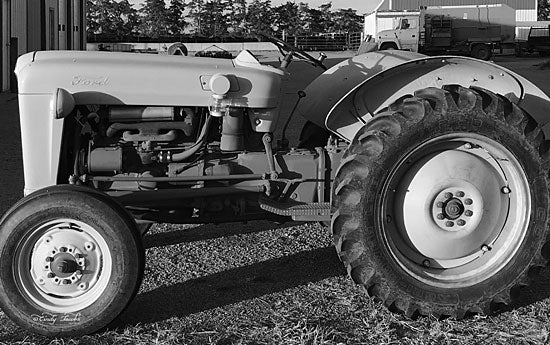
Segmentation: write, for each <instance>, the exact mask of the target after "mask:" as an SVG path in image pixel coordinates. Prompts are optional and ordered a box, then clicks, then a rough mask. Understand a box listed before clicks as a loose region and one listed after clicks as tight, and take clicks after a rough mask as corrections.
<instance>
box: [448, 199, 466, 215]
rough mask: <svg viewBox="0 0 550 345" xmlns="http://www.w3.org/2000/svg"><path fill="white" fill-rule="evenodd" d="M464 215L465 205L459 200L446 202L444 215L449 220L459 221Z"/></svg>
mask: <svg viewBox="0 0 550 345" xmlns="http://www.w3.org/2000/svg"><path fill="white" fill-rule="evenodd" d="M463 213H464V205H463V204H462V201H460V200H459V199H456V198H453V199H451V200H449V201H447V202H445V206H444V207H443V215H444V216H445V218H448V219H453V220H454V219H457V218H458V217H460V216H461V215H462V214H463Z"/></svg>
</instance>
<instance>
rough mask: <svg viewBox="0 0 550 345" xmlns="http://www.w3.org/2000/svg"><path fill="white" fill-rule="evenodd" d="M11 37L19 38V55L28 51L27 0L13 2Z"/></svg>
mask: <svg viewBox="0 0 550 345" xmlns="http://www.w3.org/2000/svg"><path fill="white" fill-rule="evenodd" d="M11 37H16V38H17V51H18V53H19V55H21V54H23V53H26V52H27V0H19V1H12V2H11Z"/></svg>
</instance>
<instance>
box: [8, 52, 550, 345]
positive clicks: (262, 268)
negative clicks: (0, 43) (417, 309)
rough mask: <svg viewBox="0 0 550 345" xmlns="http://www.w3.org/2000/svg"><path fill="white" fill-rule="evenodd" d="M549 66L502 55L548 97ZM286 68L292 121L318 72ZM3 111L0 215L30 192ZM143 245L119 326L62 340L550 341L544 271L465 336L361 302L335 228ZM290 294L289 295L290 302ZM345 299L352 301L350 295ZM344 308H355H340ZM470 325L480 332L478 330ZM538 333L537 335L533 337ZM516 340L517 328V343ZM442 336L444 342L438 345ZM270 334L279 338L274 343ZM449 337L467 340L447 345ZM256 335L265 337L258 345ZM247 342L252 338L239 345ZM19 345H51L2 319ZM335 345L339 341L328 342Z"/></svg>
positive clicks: (189, 236) (201, 234) (220, 229)
mask: <svg viewBox="0 0 550 345" xmlns="http://www.w3.org/2000/svg"><path fill="white" fill-rule="evenodd" d="M349 56H350V54H349V53H339V52H338V53H331V54H329V57H328V59H327V60H326V64H327V65H328V66H332V65H334V64H336V63H338V62H340V61H342V60H343V59H345V58H347V57H349ZM258 57H259V58H260V60H261V61H262V62H265V63H271V64H276V63H277V54H275V53H262V54H258ZM544 61H545V60H543V59H540V58H521V59H519V58H513V57H497V58H495V62H496V63H498V64H500V65H502V66H504V67H506V68H509V69H511V70H512V71H515V72H517V73H519V74H520V75H522V76H524V77H526V78H527V79H529V80H531V81H532V82H534V83H535V84H536V85H537V86H539V87H540V88H541V89H542V90H543V91H545V92H546V93H547V94H548V95H550V69H540V66H541V65H542V63H543V62H544ZM290 72H291V79H290V80H289V81H287V82H286V86H285V91H284V92H285V95H286V96H287V102H286V103H285V104H284V110H283V113H288V111H289V110H290V109H291V107H292V106H293V104H294V101H293V99H296V98H297V96H295V95H296V94H297V91H298V90H300V89H303V88H304V87H305V86H306V85H307V84H308V83H309V82H310V81H311V80H313V79H314V78H315V77H316V76H317V75H318V74H319V70H318V69H315V68H313V67H311V66H308V65H305V64H303V63H294V64H293V65H292V66H291V70H290ZM0 105H1V108H0V109H1V116H2V122H1V125H0V147H1V148H2V149H3V150H2V152H4V159H3V164H2V166H1V168H0V212H2V213H4V212H5V211H6V210H7V209H8V208H9V207H10V206H11V205H12V204H13V203H15V202H16V201H17V200H18V199H19V198H20V197H21V196H22V190H23V166H22V160H21V149H20V146H21V145H20V144H21V143H20V136H19V121H18V111H17V97H16V95H14V94H9V93H8V94H0ZM37 115H38V114H37ZM281 120H282V121H284V120H285V118H282V119H281ZM303 122H304V120H303V119H298V118H296V119H293V122H292V124H291V126H290V127H289V128H290V136H291V138H290V139H291V143H293V142H294V143H295V142H296V140H297V136H298V134H299V129H300V128H301V125H302V124H303ZM35 144H36V145H40V144H41V143H35ZM144 242H145V246H146V248H147V266H146V272H145V279H144V282H143V285H142V289H141V290H140V294H139V295H138V296H137V298H136V300H135V301H134V302H133V303H132V304H131V305H130V307H129V309H128V310H127V311H126V312H125V313H124V314H123V315H122V316H121V318H120V320H119V321H118V327H119V328H117V329H115V330H114V331H109V332H106V333H101V334H98V335H95V336H92V337H85V338H83V339H81V340H75V341H68V342H61V343H63V344H65V343H83V344H95V343H104V344H109V343H114V342H116V343H128V344H130V343H140V344H141V343H143V344H145V343H153V342H155V341H156V343H167V344H168V343H181V344H188V343H189V344H190V343H197V344H209V343H212V344H213V343H218V344H244V343H246V344H264V343H269V344H271V343H273V344H277V343H279V344H281V343H290V342H287V339H294V340H296V339H298V340H296V341H293V342H292V343H296V344H306V343H307V344H321V343H323V344H324V343H325V342H321V341H317V340H316V341H311V342H309V341H299V339H300V337H304V336H305V335H307V334H309V335H311V334H313V336H315V337H318V338H315V339H321V338H322V337H325V338H326V339H329V338H330V339H336V338H334V337H336V335H338V336H339V337H341V339H343V340H342V341H341V342H340V343H342V344H346V343H355V342H353V341H351V342H347V341H346V340H345V339H363V341H364V343H381V342H388V343H389V342H391V343H406V344H409V343H424V340H422V341H420V342H418V341H417V340H418V339H417V340H415V341H413V340H414V339H415V337H423V338H422V339H424V338H425V339H427V340H426V342H425V343H460V344H468V343H474V342H477V341H481V342H483V339H485V340H487V339H489V341H488V343H491V341H490V340H491V339H493V340H494V339H495V338H491V337H497V336H498V337H499V338H498V339H505V340H506V339H508V340H511V341H512V343H523V342H518V341H514V340H517V339H520V336H521V337H525V334H526V333H525V332H526V330H527V331H529V330H530V329H531V328H532V329H535V330H536V332H535V333H532V334H533V338H532V339H535V340H536V341H535V342H534V343H538V340H541V342H544V341H545V340H547V339H548V334H549V333H550V332H548V331H546V328H544V332H543V331H542V330H541V329H542V328H541V327H543V326H542V325H543V324H544V323H543V321H544V322H545V321H546V318H544V319H541V317H540V316H539V315H538V313H539V310H542V311H544V312H545V313H546V314H548V313H547V312H548V311H550V307H549V306H546V305H545V307H543V308H541V307H540V306H539V305H538V304H537V303H542V302H541V301H543V300H545V299H548V298H550V274H548V272H546V273H544V274H543V275H542V277H541V279H539V280H538V281H537V282H535V284H534V285H533V286H532V287H531V288H529V289H528V290H527V291H526V292H527V293H526V294H523V295H522V297H521V299H520V300H519V301H518V302H517V303H516V304H515V306H514V308H519V309H516V311H511V312H510V313H509V314H510V315H511V316H510V315H508V316H506V317H501V316H498V317H496V318H494V319H492V318H487V319H475V320H470V321H467V322H465V323H464V324H461V325H462V326H461V327H463V328H464V330H462V331H461V332H463V333H460V334H458V333H456V332H455V333H453V332H454V331H452V330H451V331H449V330H448V329H447V330H445V327H447V326H446V325H448V324H442V323H437V322H435V321H434V322H432V321H433V320H430V319H426V320H424V321H423V320H420V321H419V322H418V323H414V324H413V323H408V321H403V320H402V318H400V317H398V316H394V315H393V314H391V313H389V312H386V311H385V309H384V308H382V307H380V306H377V305H375V304H373V302H372V301H370V300H364V299H363V298H362V297H355V295H353V294H355V293H357V291H356V290H355V287H354V286H353V285H352V284H351V283H350V280H349V279H348V278H347V277H346V276H345V272H344V270H343V268H342V267H341V265H340V263H339V261H338V258H337V257H336V254H335V251H334V249H333V248H332V244H331V238H330V236H329V235H328V232H327V230H326V229H325V228H322V227H321V226H319V225H318V224H312V223H310V224H297V223H292V224H284V225H276V224H271V223H267V222H251V223H248V224H239V225H236V226H226V225H198V226H172V225H166V224H162V225H158V226H156V227H154V228H153V230H152V231H151V233H150V234H149V235H148V236H146V237H145V239H144ZM343 290H345V292H344V294H343V293H342V291H343ZM286 291H291V293H287V294H284V293H285V292H286ZM348 293H349V294H350V295H348V296H352V297H349V298H348V297H342V296H343V295H345V294H348ZM358 296H362V294H359V295H358ZM352 307H353V308H357V309H356V310H355V309H353V308H352ZM522 308H523V309H522ZM344 309H345V310H349V312H347V311H346V312H345V313H344V312H341V310H344ZM352 309H353V310H352ZM361 310H362V311H361ZM517 310H520V311H517ZM535 314H537V315H536V319H535V316H533V315H535ZM304 315H305V316H304ZM357 315H360V318H358V317H357ZM348 317H350V318H351V319H348ZM510 318H512V319H513V320H515V321H514V322H517V325H519V326H517V327H518V329H519V330H520V331H517V330H510V328H511V327H512V328H513V327H515V325H516V324H515V323H511V322H512V321H510V320H511V319H510ZM522 318H523V319H524V320H523V321H522ZM503 319H504V321H503ZM304 320H305V321H304ZM525 320H528V322H529V323H526V322H527V321H525ZM541 320H542V321H541ZM304 322H305V323H304ZM521 322H523V323H521ZM476 323H477V325H482V323H483V325H486V324H491V325H493V326H491V327H494V328H492V329H491V328H487V330H486V331H482V330H478V329H476V328H475V327H478V326H476ZM335 325H336V326H335ZM451 325H454V324H453V323H451ZM503 325H506V326H503ZM285 327H286V328H285ZM300 327H301V328H300ZM419 327H426V328H422V329H420V328H419ZM449 327H451V326H449ZM479 327H481V326H479ZM487 327H489V326H487ZM544 327H545V326H544ZM451 328H452V327H451ZM468 328H469V329H473V330H474V331H472V334H470V331H468ZM461 329H462V328H461ZM538 330H541V333H537V332H538ZM306 331H307V332H310V333H307V332H306ZM262 332H264V333H262ZM285 332H287V333H285ZM293 332H295V333H293ZM300 332H302V333H300ZM315 332H317V333H315ZM323 332H325V333H323ZM327 332H328V333H327ZM331 332H332V333H331ZM338 332H340V333H342V334H340V333H338ZM346 332H347V333H346ZM373 332H380V333H376V334H375V333H373ZM476 332H477V333H478V334H474V333H476ZM483 332H485V333H483ZM498 332H500V333H498ZM514 332H516V333H517V332H520V333H518V334H520V335H518V338H517V339H516V338H514V337H515V335H514V334H516V333H514ZM306 333H307V334H306ZM343 333H346V334H347V335H343ZM348 333H349V334H348ZM479 333H483V334H482V335H483V336H484V338H479ZM220 334H223V337H222V336H221V335H220ZM304 334H305V335H304ZM441 334H444V335H445V338H440V337H441ZM529 334H531V333H529ZM529 334H528V335H527V337H529ZM266 335H267V336H270V337H273V338H271V340H266V339H267V336H266ZM309 335H308V336H309ZM286 336H288V337H290V338H285V337H286ZM348 336H349V338H348ZM508 336H509V337H508ZM232 337H233V338H232ZM239 337H240V338H239ZM260 337H261V339H260ZM406 337H409V338H406ZM453 337H454V338H456V339H458V340H460V341H457V342H453V341H450V340H449V339H452V338H453ZM507 337H508V338H507ZM256 338H258V339H260V340H254V341H252V340H251V339H256ZM325 338H323V339H325ZM539 338H540V339H539ZM159 339H160V340H161V341H159ZM228 339H229V340H228ZM235 339H236V340H235ZM239 339H248V340H246V341H245V340H243V341H242V342H239V341H237V340H239ZM308 339H309V338H308ZM407 339H408V340H407ZM461 339H462V340H461ZM529 339H531V338H529ZM306 340H307V339H306ZM15 342H16V343H20V344H29V343H48V342H49V340H45V339H43V338H40V337H34V336H33V335H31V334H29V333H27V332H25V331H21V330H20V329H19V328H17V327H16V326H15V325H13V323H11V322H10V321H9V320H8V319H7V318H6V317H5V316H3V314H1V313H0V344H4V343H5V344H10V343H15ZM329 343H330V344H333V343H334V344H336V343H339V342H338V341H327V342H326V344H329ZM505 343H506V342H505ZM526 343H532V342H530V341H528V342H526Z"/></svg>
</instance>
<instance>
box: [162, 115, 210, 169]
mask: <svg viewBox="0 0 550 345" xmlns="http://www.w3.org/2000/svg"><path fill="white" fill-rule="evenodd" d="M211 120H212V116H210V115H207V116H206V121H205V122H204V126H203V127H202V130H201V133H200V135H199V138H198V139H197V142H196V143H195V144H193V145H192V146H191V147H189V148H188V149H187V150H185V151H183V152H180V153H174V154H172V156H171V157H170V161H172V162H181V161H183V160H186V159H187V158H189V157H191V156H192V155H194V154H195V153H197V152H198V151H199V150H200V148H201V147H202V146H203V145H204V143H205V142H206V137H207V134H208V129H209V128H210V122H211Z"/></svg>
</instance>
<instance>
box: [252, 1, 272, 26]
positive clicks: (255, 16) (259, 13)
mask: <svg viewBox="0 0 550 345" xmlns="http://www.w3.org/2000/svg"><path fill="white" fill-rule="evenodd" d="M272 23H273V14H272V10H271V0H253V1H252V2H251V3H250V4H249V5H248V11H247V13H246V25H247V31H248V32H250V33H256V32H261V33H266V34H271V33H273V29H272V27H271V26H272Z"/></svg>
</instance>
